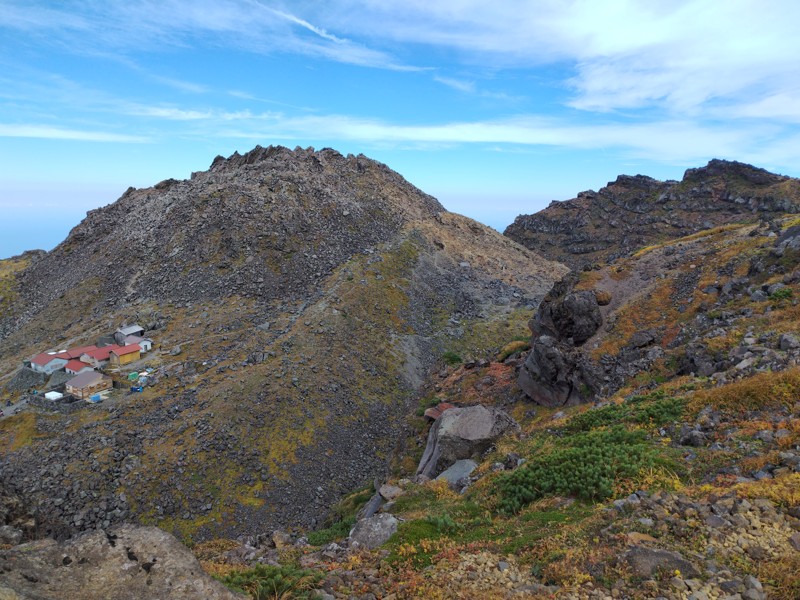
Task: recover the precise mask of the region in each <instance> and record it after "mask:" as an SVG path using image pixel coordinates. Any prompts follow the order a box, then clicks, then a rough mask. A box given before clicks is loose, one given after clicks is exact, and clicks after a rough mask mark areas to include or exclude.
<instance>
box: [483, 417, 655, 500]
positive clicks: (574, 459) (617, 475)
mask: <svg viewBox="0 0 800 600" xmlns="http://www.w3.org/2000/svg"><path fill="white" fill-rule="evenodd" d="M562 444H563V445H562V446H560V447H558V448H555V449H553V450H551V451H550V452H549V453H546V454H543V455H540V456H537V457H535V458H533V459H531V460H530V461H529V462H527V463H525V465H523V466H522V467H520V468H519V469H517V470H516V471H514V472H513V473H510V474H509V475H507V476H505V477H503V478H501V479H500V481H499V484H498V486H499V491H500V496H501V501H500V510H501V512H504V513H506V514H513V513H516V512H518V511H520V510H521V509H522V508H523V507H525V506H526V505H527V504H529V503H531V502H533V501H534V500H538V499H539V498H542V497H544V496H549V495H557V496H573V497H576V498H579V499H581V500H603V499H605V498H608V497H610V496H611V495H612V494H613V493H614V484H615V482H617V481H618V480H621V479H625V478H632V477H635V476H636V475H637V474H638V473H639V472H640V471H641V470H642V469H645V468H648V467H652V466H654V464H655V459H656V453H655V450H654V449H653V448H652V447H651V446H649V445H648V444H647V442H646V435H645V433H644V432H643V431H639V430H634V431H628V430H626V429H625V428H623V427H620V426H618V427H614V428H612V429H598V430H594V431H590V432H587V433H578V434H575V435H572V436H567V437H566V438H564V439H563V440H562Z"/></svg>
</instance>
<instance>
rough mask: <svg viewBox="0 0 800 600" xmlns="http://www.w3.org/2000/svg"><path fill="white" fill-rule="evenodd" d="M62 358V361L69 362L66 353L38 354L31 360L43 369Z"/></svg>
mask: <svg viewBox="0 0 800 600" xmlns="http://www.w3.org/2000/svg"><path fill="white" fill-rule="evenodd" d="M57 358H60V359H61V360H69V357H68V356H66V353H61V352H59V353H57V354H49V353H47V352H42V353H41V354H37V355H36V356H34V357H33V358H32V359H31V362H32V363H33V364H35V365H39V366H40V367H43V366H45V365H48V364H50V363H51V362H52V361H53V360H55V359H57Z"/></svg>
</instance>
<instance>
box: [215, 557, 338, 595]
mask: <svg viewBox="0 0 800 600" xmlns="http://www.w3.org/2000/svg"><path fill="white" fill-rule="evenodd" d="M323 577H324V576H323V574H322V573H321V572H320V571H314V570H312V569H298V568H296V567H290V566H279V567H275V566H272V565H263V564H257V565H256V566H255V567H253V568H252V569H247V570H246V571H234V572H233V573H231V574H229V575H226V576H225V577H222V578H221V579H220V581H222V583H224V584H225V585H226V586H227V587H229V588H230V589H232V590H234V591H236V592H241V593H243V594H250V597H251V598H253V600H274V599H278V598H280V599H287V600H288V599H289V598H292V599H296V600H306V599H310V598H314V597H316V595H315V592H314V590H315V588H316V586H317V585H318V584H319V583H320V582H321V581H322V579H323Z"/></svg>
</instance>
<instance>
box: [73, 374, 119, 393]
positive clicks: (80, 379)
mask: <svg viewBox="0 0 800 600" xmlns="http://www.w3.org/2000/svg"><path fill="white" fill-rule="evenodd" d="M104 379H111V378H110V377H106V376H105V375H103V374H102V373H98V372H97V371H84V372H83V373H81V374H80V375H76V376H75V377H73V378H72V379H70V380H69V381H68V382H67V385H68V386H69V387H72V388H76V389H79V390H80V389H83V388H87V387H91V386H93V385H97V384H98V383H100V382H101V381H103V380H104Z"/></svg>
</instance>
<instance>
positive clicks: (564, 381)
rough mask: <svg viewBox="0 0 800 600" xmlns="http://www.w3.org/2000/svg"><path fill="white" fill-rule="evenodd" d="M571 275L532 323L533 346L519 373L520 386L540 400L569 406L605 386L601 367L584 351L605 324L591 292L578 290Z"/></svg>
mask: <svg viewBox="0 0 800 600" xmlns="http://www.w3.org/2000/svg"><path fill="white" fill-rule="evenodd" d="M576 283H577V276H576V275H575V274H570V275H568V276H567V277H565V278H564V279H562V280H561V281H559V282H558V283H556V285H554V286H553V289H552V290H550V292H549V293H548V294H547V296H545V298H544V300H542V303H541V304H540V305H539V308H538V310H537V311H536V314H535V316H534V318H533V319H532V320H531V322H530V324H529V326H530V328H531V332H532V333H533V338H532V341H531V350H530V352H529V353H528V356H527V358H526V359H525V363H524V364H523V365H522V368H521V369H520V374H519V385H520V387H521V388H522V390H523V391H524V392H525V394H527V395H528V397H530V398H531V399H532V400H533V401H534V402H536V403H537V404H541V405H543V406H564V405H572V404H578V403H580V402H585V401H587V400H589V399H591V398H592V397H593V395H594V394H596V393H597V392H598V391H599V389H600V386H601V380H600V379H599V375H598V373H597V370H596V369H595V368H594V366H593V365H592V363H591V361H589V360H587V358H586V356H585V355H584V353H583V352H582V351H581V350H580V346H582V345H583V344H584V343H585V342H586V341H587V340H589V339H590V338H591V337H592V336H593V335H594V334H595V333H596V332H597V330H598V329H599V328H600V326H601V325H602V323H603V319H602V316H601V314H600V306H599V304H598V302H597V297H596V296H595V293H594V292H593V291H591V290H580V291H576V290H574V287H575V284H576Z"/></svg>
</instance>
